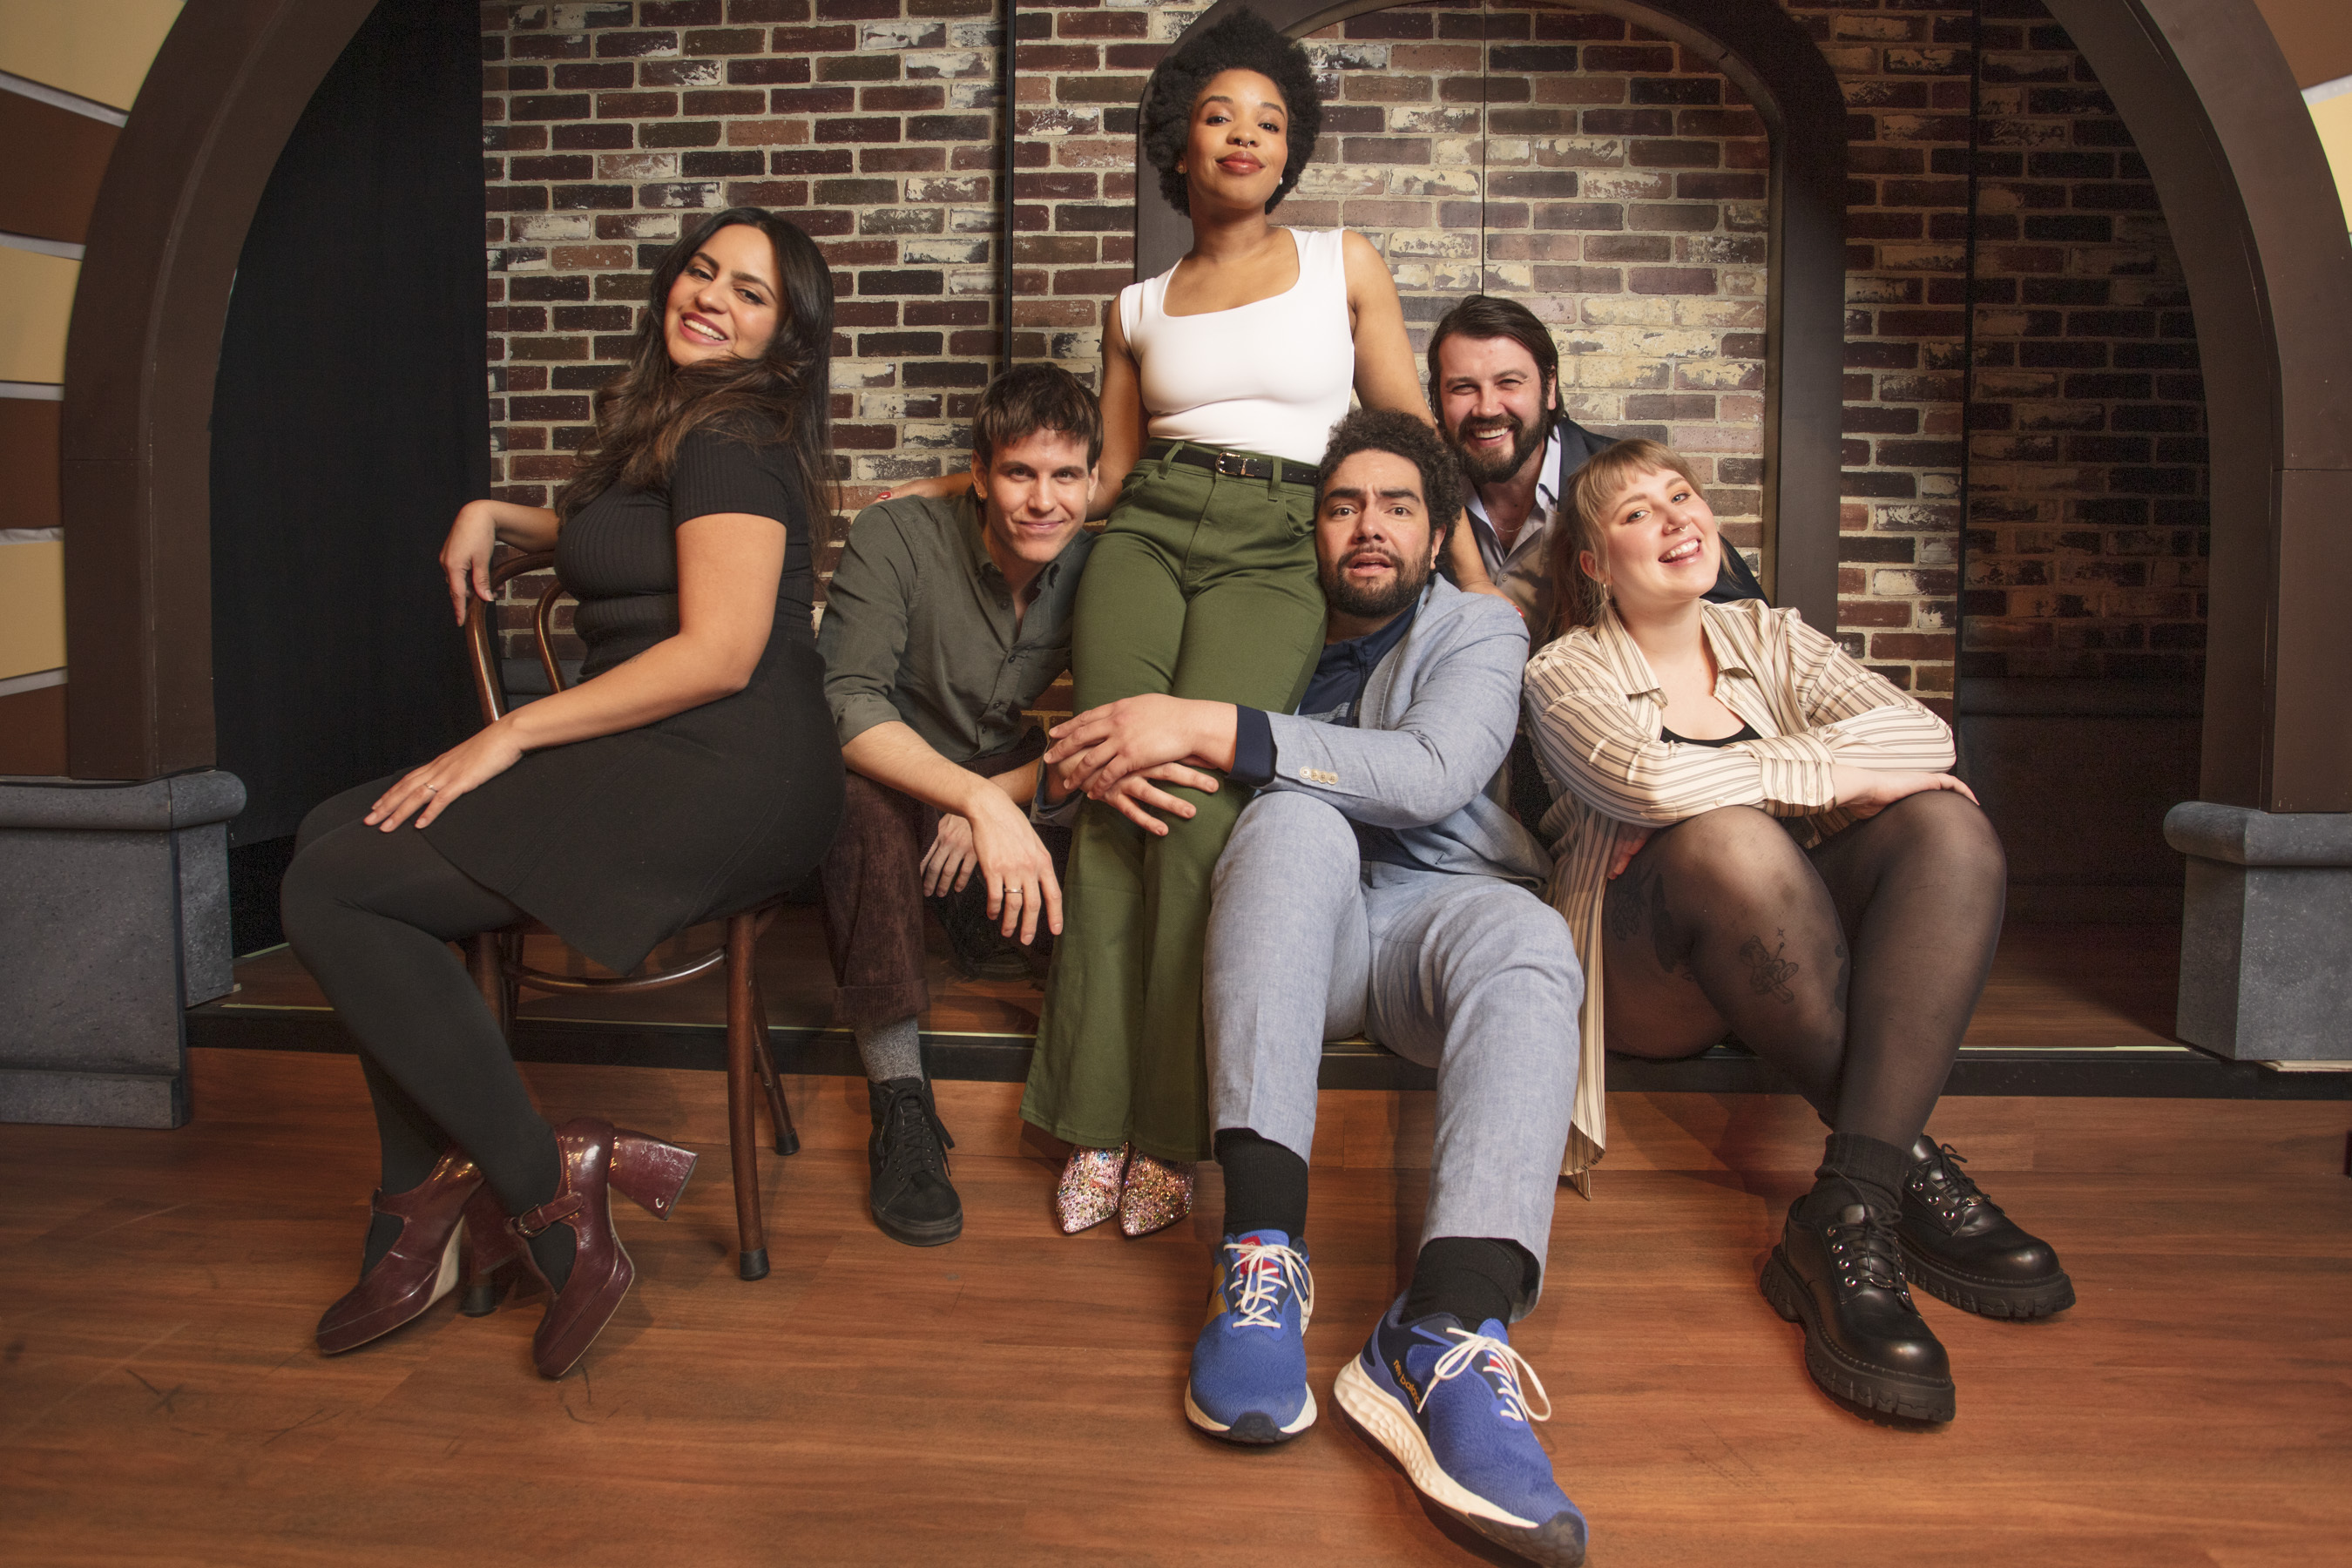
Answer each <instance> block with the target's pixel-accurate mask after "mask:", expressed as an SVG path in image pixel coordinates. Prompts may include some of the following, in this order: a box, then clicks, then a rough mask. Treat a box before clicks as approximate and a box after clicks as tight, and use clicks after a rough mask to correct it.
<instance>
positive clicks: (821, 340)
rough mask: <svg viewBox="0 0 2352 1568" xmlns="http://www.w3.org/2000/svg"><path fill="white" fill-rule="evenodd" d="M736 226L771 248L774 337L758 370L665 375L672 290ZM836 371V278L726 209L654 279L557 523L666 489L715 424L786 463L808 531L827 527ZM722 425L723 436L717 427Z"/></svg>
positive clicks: (701, 364)
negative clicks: (771, 446)
mask: <svg viewBox="0 0 2352 1568" xmlns="http://www.w3.org/2000/svg"><path fill="white" fill-rule="evenodd" d="M732 224H743V225H746V226H750V227H752V228H756V229H758V230H759V231H760V232H761V234H764V235H766V236H767V237H768V243H769V245H770V246H771V247H773V248H774V250H775V255H776V288H777V290H778V293H779V295H780V298H779V299H778V300H777V301H776V336H775V340H774V341H773V342H771V343H769V345H768V350H767V352H766V353H763V354H761V356H760V357H759V358H757V359H739V358H737V357H736V356H734V355H732V354H724V355H720V356H719V357H718V358H715V359H706V360H698V361H697V362H695V363H692V364H687V365H680V364H676V363H672V362H671V360H670V357H669V343H668V341H667V336H666V334H665V332H664V330H663V317H664V316H665V315H666V314H667V311H668V308H669V291H670V287H671V285H673V284H675V283H676V282H677V279H678V274H680V273H681V272H684V271H685V270H686V266H687V263H688V262H689V261H692V260H693V259H694V257H695V253H696V252H697V251H698V250H700V249H701V248H702V247H704V246H705V245H708V244H709V242H710V237H711V236H712V235H714V234H717V233H718V232H719V230H720V229H722V228H726V227H728V226H730V225H732ZM832 367H833V274H832V272H831V271H830V270H828V269H827V268H826V267H825V264H824V257H823V256H822V255H820V254H819V253H818V251H817V247H816V245H815V242H814V241H813V240H811V239H810V238H809V237H808V236H807V235H805V234H803V233H802V232H801V231H800V230H799V229H798V228H797V227H795V226H793V225H792V224H790V223H788V222H786V221H785V220H784V219H782V218H780V217H778V216H775V215H774V214H773V213H771V212H769V211H767V210H766V209H764V208H761V207H729V208H728V209H727V210H726V211H725V212H720V213H713V214H711V215H710V216H709V217H706V218H704V219H703V220H702V221H701V222H699V223H698V224H696V225H695V226H693V227H692V228H690V229H688V231H687V233H686V234H685V235H684V236H683V237H681V238H680V239H679V240H678V242H677V244H676V245H673V246H671V247H669V251H668V254H667V255H665V256H664V257H663V258H661V265H660V266H658V267H656V268H654V279H653V294H652V298H651V299H650V300H648V301H647V303H646V313H645V317H644V319H643V320H642V321H639V322H638V323H637V335H636V341H635V342H634V343H632V344H631V345H630V348H629V367H628V369H626V370H625V371H623V372H622V373H621V374H619V375H618V376H616V377H615V378H614V379H613V380H612V381H610V382H608V383H606V384H605V385H604V388H603V389H602V390H600V391H599V392H598V393H597V394H596V427H595V430H594V431H593V434H591V435H590V437H588V439H587V441H586V442H585V443H584V444H583V446H582V447H581V448H580V458H579V460H580V468H579V472H577V473H576V474H574V475H573V476H572V480H571V482H570V483H569V484H566V485H565V486H564V487H563V489H562V490H561V491H560V492H558V493H557V495H556V498H555V510H557V511H558V512H561V513H562V515H563V516H565V517H567V518H568V517H570V516H572V514H573V513H574V512H576V511H578V510H580V509H581V508H582V507H583V506H586V505H587V504H588V503H589V502H590V501H592V500H595V499H596V498H597V497H598V496H600V495H603V494H604V492H605V491H606V490H608V489H612V488H613V487H614V485H627V486H630V487H631V488H633V489H645V488H648V487H652V486H657V485H661V484H664V483H666V482H667V480H668V479H669V472H670V466H671V465H672V464H673V463H675V462H676V461H677V448H678V445H679V443H681V442H683V441H684V440H685V439H686V438H687V437H688V436H689V435H691V434H692V433H693V432H694V431H696V430H698V429H701V428H702V427H703V426H707V425H713V424H720V425H721V428H723V429H725V430H726V431H727V432H728V433H729V434H730V435H733V436H736V437H740V438H742V439H745V440H754V441H759V442H761V443H768V442H773V443H775V444H777V445H779V446H781V447H783V448H784V450H785V451H787V452H789V453H790V454H791V455H792V458H793V468H794V469H795V470H797V472H798V474H799V478H800V489H801V499H802V501H803V505H804V506H805V507H806V508H807V510H808V521H809V527H810V528H811V529H812V530H813V531H815V530H821V529H823V527H824V521H825V519H826V518H827V517H828V516H830V515H831V513H832V511H833V510H834V509H833V506H832V502H831V493H832V484H833V471H832V468H833V466H832V459H831V458H829V457H828V456H827V450H826V449H827V448H828V447H830V446H831V445H832V442H831V439H830V432H829V429H828V424H829V421H828V419H827V411H828V410H827V402H826V390H827V386H828V384H829V383H830V382H831V380H832ZM721 422H723V424H722V423H721Z"/></svg>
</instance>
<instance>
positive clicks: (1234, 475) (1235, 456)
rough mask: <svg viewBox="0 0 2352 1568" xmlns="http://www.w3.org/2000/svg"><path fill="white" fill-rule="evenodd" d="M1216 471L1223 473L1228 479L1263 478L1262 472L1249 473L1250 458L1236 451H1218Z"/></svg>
mask: <svg viewBox="0 0 2352 1568" xmlns="http://www.w3.org/2000/svg"><path fill="white" fill-rule="evenodd" d="M1217 472H1219V473H1221V474H1223V475H1225V476H1226V477H1227V478H1229V479H1264V478H1265V475H1263V474H1253V473H1251V472H1250V460H1249V459H1248V458H1244V457H1243V456H1242V455H1241V454H1240V453H1238V452H1219V453H1218V454H1217Z"/></svg>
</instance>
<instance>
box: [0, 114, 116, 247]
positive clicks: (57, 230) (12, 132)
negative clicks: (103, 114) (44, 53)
mask: <svg viewBox="0 0 2352 1568" xmlns="http://www.w3.org/2000/svg"><path fill="white" fill-rule="evenodd" d="M119 135H121V132H119V131H117V130H116V129H115V128H114V127H113V126H111V125H109V124H107V123H106V122H105V121H100V120H92V119H90V118H89V116H88V115H86V114H76V113H74V112H73V111H72V110H66V109H59V108H58V107H56V106H55V105H53V104H47V103H43V102H41V101H40V100H37V99H31V98H21V97H19V96H17V95H16V93H13V92H5V93H0V147H6V148H8V149H10V154H11V155H10V156H9V157H7V158H5V159H0V229H6V230H7V231H8V232H9V233H11V234H31V235H37V236H39V237H41V238H43V239H62V240H65V241H66V242H68V244H72V245H79V244H80V243H81V242H82V237H83V236H84V235H85V234H87V233H88V232H89V210H90V208H91V207H92V206H94V205H97V202H98V184H99V181H100V180H101V179H103V178H104V177H105V175H106V160H107V159H108V157H109V156H110V155H111V154H112V153H113V152H114V139H115V138H116V137H117V136H119Z"/></svg>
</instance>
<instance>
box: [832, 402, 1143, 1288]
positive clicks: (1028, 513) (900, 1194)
mask: <svg viewBox="0 0 2352 1568" xmlns="http://www.w3.org/2000/svg"><path fill="white" fill-rule="evenodd" d="M1101 454H1102V416H1101V414H1100V412H1099V410H1098V409H1097V405H1096V403H1095V399H1094V395H1093V394H1092V393H1090V392H1088V391H1087V389H1086V387H1085V385H1084V384H1081V383H1080V382H1079V381H1078V380H1077V379H1076V377H1075V376H1072V375H1071V374H1069V373H1068V372H1066V371H1065V370H1062V369H1060V368H1058V367H1056V366H1053V365H1047V364H1032V365H1023V366H1020V367H1019V368H1017V369H1014V370H1013V371H1010V372H1008V373H1007V374H1004V375H1003V376H1000V377H998V378H997V380H996V381H994V382H993V383H992V384H990V385H989V387H988V390H987V391H986V392H985V393H983V394H982V397H981V401H980V406H979V408H978V409H977V410H976V411H975V412H974V414H973V416H972V462H971V479H972V482H971V489H968V490H966V489H959V490H958V493H955V494H953V495H949V496H936V497H935V496H908V497H903V498H901V499H898V500H886V501H881V502H878V503H877V504H876V505H873V506H870V507H867V508H866V510H864V511H861V512H860V513H858V515H857V519H856V522H855V523H854V524H853V525H852V526H851V528H850V531H849V538H848V541H847V542H846V544H845V546H844V548H843V551H842V557H841V563H840V565H839V566H838V567H837V568H836V569H835V573H834V575H833V580H832V583H831V584H830V585H829V586H828V587H827V589H826V593H825V606H824V619H823V622H822V623H821V625H820V626H819V629H818V632H817V647H818V648H819V650H820V651H821V652H822V653H823V654H824V663H825V699H826V701H827V702H828V704H829V705H830V706H831V708H832V710H833V717H834V725H835V731H836V732H837V733H838V735H839V737H840V740H841V754H842V760H843V761H844V762H845V763H847V764H848V767H849V779H848V792H847V803H846V807H845V812H844V814H843V818H842V824H841V830H840V833H839V835H838V836H837V837H835V841H834V847H833V851H832V853H831V855H830V856H828V857H827V858H826V860H825V864H824V914H825V935H826V941H827V945H828V946H829V947H830V949H831V951H832V957H833V966H834V979H835V984H836V986H837V988H838V989H837V991H836V994H835V1017H836V1019H837V1020H838V1021H839V1022H841V1023H843V1024H845V1025H847V1026H849V1027H850V1028H851V1029H852V1030H853V1031H854V1032H855V1034H856V1037H857V1045H858V1050H859V1053H860V1055H861V1056H862V1058H864V1061H865V1065H866V1076H867V1078H868V1079H870V1080H871V1081H870V1085H869V1088H868V1090H867V1098H868V1103H869V1106H870V1109H871V1110H872V1112H873V1117H874V1136H873V1139H872V1142H870V1143H869V1144H868V1145H867V1154H868V1162H869V1164H870V1165H871V1167H872V1174H873V1183H874V1187H873V1198H872V1206H873V1211H874V1217H875V1221H876V1223H877V1224H878V1225H879V1226H881V1227H882V1229H883V1230H884V1231H885V1232H886V1233H887V1234H888V1235H890V1236H892V1237H896V1238H897V1239H898V1240H900V1241H903V1242H907V1243H908V1244H909V1245H912V1246H918V1247H928V1246H937V1245H939V1244H940V1243H942V1242H948V1241H952V1240H954V1239H955V1237H957V1236H958V1235H960V1234H961V1231H962V1228H963V1210H962V1205H961V1202H960V1201H959V1200H958V1198H957V1197H956V1194H955V1189H954V1187H953V1186H952V1185H951V1184H950V1183H949V1181H948V1176H947V1169H946V1155H945V1154H944V1152H942V1149H941V1144H942V1142H951V1141H950V1140H948V1139H947V1135H946V1129H945V1128H944V1127H943V1126H941V1125H940V1119H939V1113H938V1110H937V1109H936V1107H935V1106H934V1104H933V1102H932V1099H931V1093H930V1086H929V1083H927V1082H926V1081H925V1079H924V1077H923V1066H922V1055H921V1050H920V1047H919V1035H918V1031H917V1015H919V1013H920V1012H921V1011H922V1010H923V1008H924V1007H925V1006H927V1005H929V991H928V988H927V987H926V985H925V984H924V981H923V952H924V941H923V902H924V898H925V896H926V895H933V896H936V895H940V894H948V893H952V892H960V891H961V890H962V889H964V888H965V887H966V886H967V885H968V883H969V882H970V880H971V878H972V876H973V875H974V873H975V872H977V874H978V876H979V878H980V880H981V886H982V888H983V889H985V890H986V900H987V910H988V918H989V919H990V920H991V921H995V922H999V924H1000V927H1001V929H1002V931H1003V934H1004V935H1006V936H1012V935H1013V934H1015V932H1016V931H1017V933H1018V936H1019V939H1020V940H1021V941H1022V942H1029V941H1031V940H1033V939H1034V937H1035V935H1036V933H1037V930H1038V927H1039V926H1040V925H1041V924H1043V925H1044V926H1045V928H1046V929H1047V930H1049V931H1059V930H1060V929H1061V902H1062V890H1061V885H1060V883H1059V881H1058V880H1057V879H1056V878H1055V873H1054V864H1053V858H1052V856H1051V855H1050V854H1049V852H1048V851H1047V849H1046V847H1045V843H1044V842H1043V840H1041V839H1040V838H1039V837H1038V833H1037V830H1036V828H1035V827H1034V826H1032V825H1031V823H1030V821H1029V816H1028V806H1029V804H1030V800H1031V796H1032V795H1033V793H1034V790H1035V787H1036V782H1037V768H1038V764H1037V757H1038V756H1039V754H1040V753H1042V752H1044V750H1045V745H1044V736H1043V735H1042V734H1040V733H1037V732H1036V731H1034V729H1033V728H1032V727H1030V726H1029V725H1028V724H1027V722H1026V721H1024V718H1023V713H1024V710H1026V709H1027V708H1029V707H1030V705H1031V704H1033V703H1034V702H1035V701H1036V700H1037V699H1038V697H1039V696H1040V695H1042V694H1043V693H1044V691H1045V688H1046V687H1048V686H1050V685H1051V684H1052V683H1053V681H1054V679H1055V677H1057V676H1059V675H1060V674H1061V673H1062V672H1063V671H1064V670H1065V669H1066V668H1069V662H1070V611H1071V606H1072V605H1073V604H1074V602H1075V601H1076V595H1077V587H1078V576H1079V573H1080V571H1081V570H1082V569H1083V567H1084V566H1085V563H1086V558H1087V552H1088V551H1090V550H1091V549H1092V548H1093V545H1094V539H1093V536H1092V535H1090V534H1088V533H1087V532H1086V531H1085V528H1084V523H1085V519H1086V515H1087V500H1088V497H1089V494H1090V493H1091V491H1092V489H1093V485H1094V478H1095V474H1094V469H1095V464H1096V461H1097V458H1100V456H1101Z"/></svg>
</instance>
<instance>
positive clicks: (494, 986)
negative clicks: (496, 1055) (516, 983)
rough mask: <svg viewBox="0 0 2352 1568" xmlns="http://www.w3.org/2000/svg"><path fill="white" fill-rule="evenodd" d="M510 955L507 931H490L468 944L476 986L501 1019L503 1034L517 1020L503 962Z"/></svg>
mask: <svg viewBox="0 0 2352 1568" xmlns="http://www.w3.org/2000/svg"><path fill="white" fill-rule="evenodd" d="M505 956H506V941H505V933H504V932H502V931H483V932H481V933H480V934H478V935H477V936H476V937H475V938H474V939H473V940H472V941H471V942H467V944H466V967H467V970H468V971H470V972H471V973H472V974H473V976H474V984H475V987H476V988H477V989H478V990H479V991H480V992H481V994H482V1003H483V1005H485V1006H487V1007H488V1008H489V1010H490V1016H491V1017H492V1018H495V1019H497V1020H498V1026H499V1033H500V1034H501V1035H503V1034H506V1033H507V1032H508V1026H509V1025H510V1024H511V1023H512V1022H513V1020H514V1008H513V1005H512V1004H511V1002H510V1001H509V994H510V993H509V990H508V987H507V974H506V967H505V965H504V964H503V963H501V962H500V960H502V959H503V958H504V957H505Z"/></svg>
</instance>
